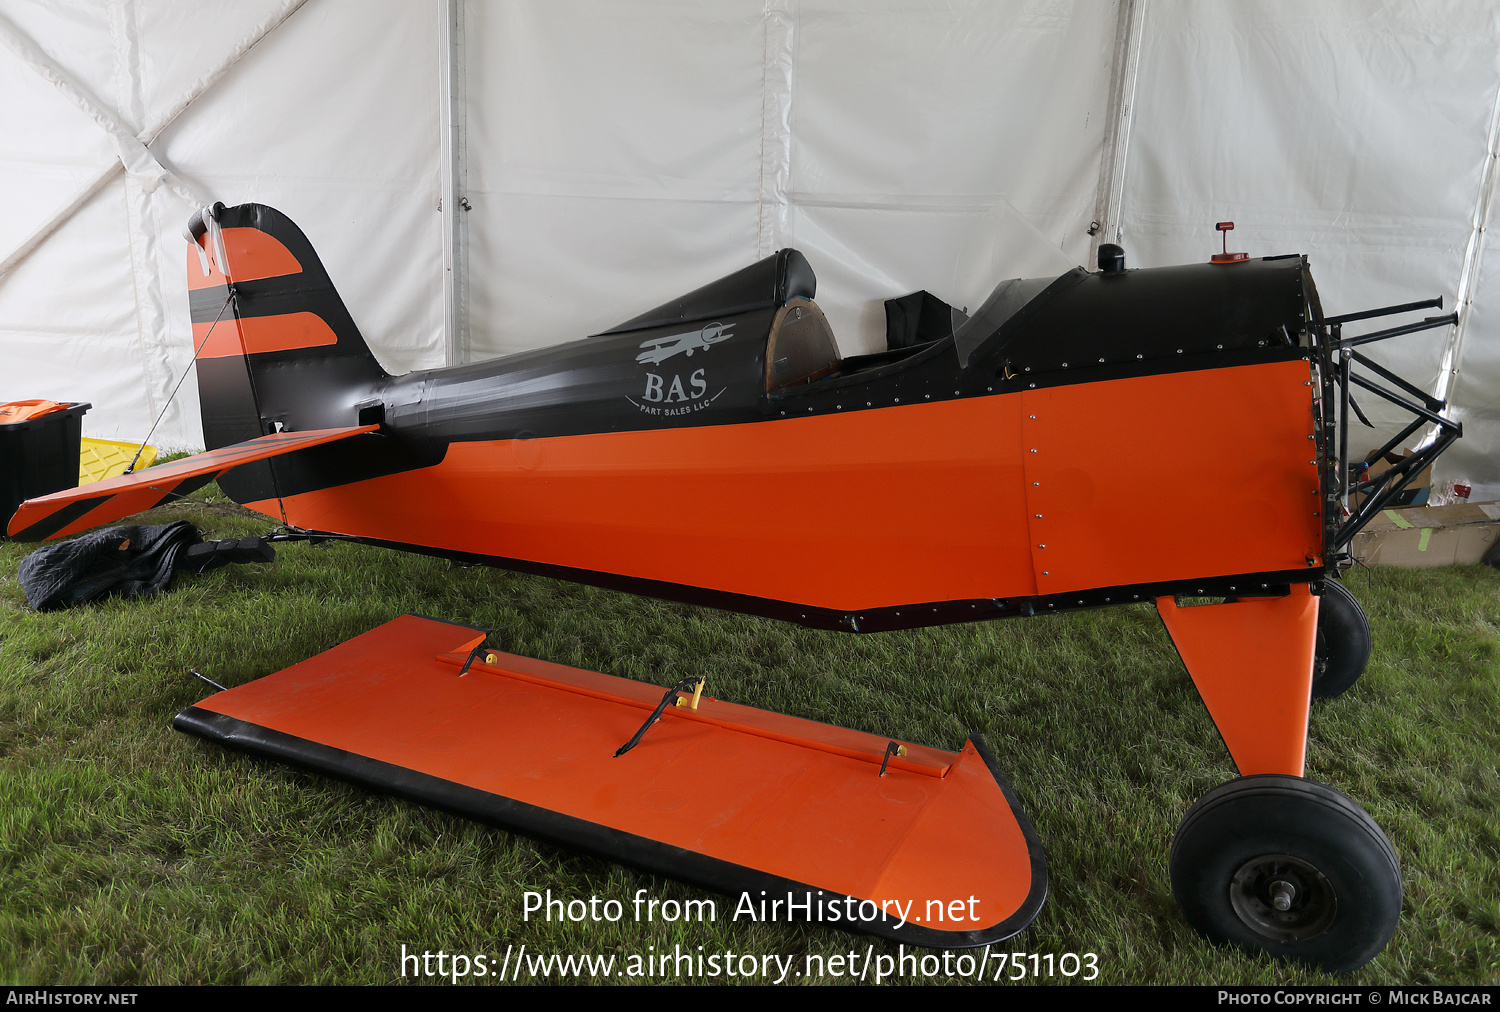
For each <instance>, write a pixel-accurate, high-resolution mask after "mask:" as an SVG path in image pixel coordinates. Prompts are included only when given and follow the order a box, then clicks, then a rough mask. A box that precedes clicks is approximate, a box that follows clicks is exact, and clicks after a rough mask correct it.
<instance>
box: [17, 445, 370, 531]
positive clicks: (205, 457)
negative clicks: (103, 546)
mask: <svg viewBox="0 0 1500 1012" xmlns="http://www.w3.org/2000/svg"><path fill="white" fill-rule="evenodd" d="M378 428H380V426H378V425H353V426H349V427H347V428H338V429H313V430H310V431H307V432H275V433H272V434H270V435H268V436H257V437H256V438H255V439H247V440H246V441H245V442H243V443H235V444H233V445H232V446H224V447H220V448H219V449H217V450H210V451H209V452H208V453H200V454H198V455H196V456H193V457H184V458H182V459H181V460H174V461H171V462H169V463H166V464H157V465H156V466H155V467H151V468H147V469H146V470H144V471H137V472H135V473H134V474H126V475H121V476H120V477H118V478H109V479H107V480H105V481H100V482H95V483H94V484H92V485H85V486H83V487H81V488H70V489H67V490H65V491H62V492H54V493H52V494H51V495H44V496H40V497H38V498H36V499H30V500H27V501H26V502H24V503H22V504H21V506H20V508H19V509H17V510H16V513H15V516H13V517H11V518H10V525H9V530H8V533H9V535H10V536H11V537H12V538H13V539H15V540H16V541H49V540H51V539H53V538H61V537H65V536H67V535H69V534H76V533H78V532H79V531H83V530H88V529H89V528H90V527H97V526H99V525H100V524H106V523H109V522H110V521H112V520H119V519H120V518H121V517H128V516H130V515H131V514H133V513H140V512H142V511H143V510H148V509H151V508H152V507H153V506H157V505H159V504H160V503H162V502H163V501H165V500H166V499H169V498H171V497H173V496H183V495H186V494H188V493H189V492H193V491H195V490H197V489H199V488H202V487H203V486H204V485H207V484H208V483H209V482H211V481H213V480H214V479H216V478H218V477H219V475H221V474H223V473H224V472H225V471H227V470H229V469H230V468H232V467H238V466H239V465H241V464H248V463H250V462H251V461H256V460H265V459H267V458H268V457H278V456H281V455H282V454H285V453H292V452H294V451H296V450H304V449H306V448H308V447H309V446H319V445H321V444H323V443H332V442H335V441H336V440H340V439H347V438H348V437H350V436H358V435H362V434H363V433H366V432H373V431H375V430H376V429H378Z"/></svg>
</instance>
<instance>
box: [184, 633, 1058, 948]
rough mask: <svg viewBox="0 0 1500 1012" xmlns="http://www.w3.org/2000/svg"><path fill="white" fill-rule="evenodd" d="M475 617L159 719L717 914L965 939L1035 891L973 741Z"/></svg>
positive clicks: (973, 939)
mask: <svg viewBox="0 0 1500 1012" xmlns="http://www.w3.org/2000/svg"><path fill="white" fill-rule="evenodd" d="M484 635H485V634H484V632H483V631H482V630H478V629H471V628H468V627H466V626H459V625H452V624H449V623H446V622H438V621H434V620H432V619H424V618H419V617H417V616H414V615H406V616H403V617H401V618H398V619H395V620H393V621H390V622H387V623H386V624H385V625H382V626H380V627H378V628H376V629H373V630H371V631H370V632H368V633H365V634H364V635H363V636H358V637H356V638H354V639H352V640H349V641H348V642H346V643H343V644H340V645H339V646H337V647H334V648H333V649H331V650H328V651H326V652H324V653H322V654H319V655H317V656H315V657H313V658H311V659H309V660H306V661H303V662H302V663H301V664H297V665H294V666H292V667H290V668H287V669H286V670H284V671H280V672H277V673H276V674H273V675H268V676H266V677H265V678H261V679H259V680H257V681H254V682H250V683H248V684H245V685H241V686H239V687H237V688H233V689H229V690H227V691H224V692H221V693H218V694H217V695H214V696H210V697H209V698H208V699H205V700H203V701H202V702H201V703H199V704H198V705H197V706H192V707H189V708H187V709H186V710H183V711H182V712H181V713H180V714H178V715H177V719H176V721H175V726H176V727H177V729H178V730H181V731H186V732H188V733H190V734H195V735H198V736H200V737H204V738H207V739H209V740H211V741H217V742H219V743H221V744H224V745H227V746H231V747H234V748H238V749H243V750H245V751H249V752H252V753H256V754H259V755H263V756H268V757H271V758H273V759H277V760H280V761H283V762H290V763H294V764H296V765H299V766H303V767H307V768H311V769H314V770H317V771H319V772H323V773H326V774H329V775H332V776H336V777H339V778H342V779H346V780H352V781H354V782H356V783H363V784H366V785H368V786H371V787H374V788H377V789H380V790H385V791H390V792H392V793H396V794H400V795H403V796H405V797H409V798H412V799H414V800H418V801H422V802H425V803H428V804H433V805H439V806H441V807H444V808H448V809H451V810H457V811H461V812H464V813H466V814H469V815H472V816H474V817H476V818H480V819H483V820H485V821H488V822H492V823H496V824H498V825H502V826H506V827H508V828H512V829H517V830H521V831H523V832H526V833H530V834H533V835H536V836H540V837H543V838H546V839H550V840H553V841H556V842H558V843H562V844H565V845H568V846H572V847H578V848H581V849H584V850H587V851H591V852H593V853H596V854H600V855H603V856H605V857H607V858H611V859H614V860H617V861H621V862H623V863H626V864H630V865H634V866H636V867H639V868H644V869H646V870H648V871H653V872H658V873H661V874H664V875H669V876H671V877H674V878H678V879H682V880H685V881H688V882H692V883H695V884H697V885H700V886H704V887H707V888H709V889H713V890H716V891H719V892H724V893H728V894H730V895H731V896H735V897H736V898H735V900H733V901H731V902H729V903H726V904H723V905H722V906H721V907H720V917H719V919H720V920H730V919H733V920H736V921H741V922H745V923H750V922H755V921H762V920H771V919H774V920H786V919H796V920H805V921H813V922H818V923H821V924H824V925H827V926H830V927H837V928H841V929H848V930H854V931H859V932H865V933H869V934H875V935H881V936H884V937H888V938H892V939H897V940H900V941H904V942H906V943H908V944H917V945H924V946H939V947H946V948H963V947H971V946H977V945H985V944H988V943H991V942H998V941H1000V940H1002V939H1005V938H1008V937H1010V936H1011V935H1013V934H1015V933H1016V932H1018V931H1020V930H1021V929H1022V928H1024V927H1025V926H1026V925H1027V924H1028V923H1029V922H1030V921H1031V920H1032V918H1034V917H1035V916H1036V914H1037V912H1038V911H1039V910H1040V909H1041V906H1042V903H1043V901H1044V899H1045V897H1046V892H1047V872H1046V863H1045V858H1044V857H1043V855H1042V851H1041V847H1040V846H1039V844H1038V842H1037V838H1036V834H1035V831H1034V830H1033V829H1032V827H1031V825H1030V823H1028V822H1027V820H1026V818H1025V816H1024V815H1022V814H1021V812H1020V809H1019V807H1018V805H1017V803H1016V800H1015V797H1014V795H1012V794H1011V792H1010V789H1009V787H1008V786H1007V785H1006V784H1005V781H1004V780H1003V779H1002V778H1001V777H1000V775H999V774H998V773H997V772H996V770H995V768H994V763H993V760H992V759H991V757H990V756H989V754H988V750H987V749H986V748H985V747H984V746H983V744H982V743H979V742H975V741H971V742H969V743H967V744H965V745H964V747H963V749H962V750H960V751H958V752H946V751H942V750H939V749H933V748H927V747H924V746H920V745H914V744H905V745H899V744H898V743H897V742H893V741H889V740H888V739H886V738H883V737H879V736H877V735H872V734H865V733H863V732H860V731H853V730H849V729H847V728H840V727H833V726H830V725H827V724H819V723H816V722H814V721H809V720H802V719H799V718H796V717H789V716H786V715H784V714H779V713H772V712H770V711H766V710H757V709H753V708H751V707H748V706H739V705H736V704H734V703H728V702H725V701H723V700H719V699H714V698H713V697H712V696H709V695H707V694H704V695H702V696H701V698H697V699H695V698H694V694H693V693H692V692H686V691H683V692H680V693H679V694H676V695H675V696H673V695H670V694H669V696H668V698H666V699H665V700H664V699H663V694H662V689H661V687H660V686H654V685H647V684H645V683H642V682H636V681H630V680H627V679H623V678H616V677H613V676H610V675H604V674H599V673H597V672H592V671H583V670H580V669H578V668H569V667H564V666H562V665H559V664H551V663H548V662H545V661H538V660H533V659H530V658H526V657H518V656H515V655H513V654H504V653H499V652H496V651H491V650H486V649H484V648H483V647H482V646H481V644H482V643H483V641H484ZM709 688H710V689H711V688H712V686H710V687H709ZM679 689H681V686H679ZM674 704H675V705H674ZM695 704H696V707H695ZM657 715H659V717H660V719H658V720H654V721H653V720H652V718H653V717H655V716H657ZM643 722H645V723H644V725H643ZM632 735H636V736H637V743H636V744H635V746H634V747H633V748H631V749H630V750H629V751H624V750H622V749H621V748H620V746H621V745H623V744H624V743H625V742H627V741H629V740H631V739H632ZM617 752H623V754H621V755H619V756H618V758H617V757H616V753H617ZM789 915H790V917H789Z"/></svg>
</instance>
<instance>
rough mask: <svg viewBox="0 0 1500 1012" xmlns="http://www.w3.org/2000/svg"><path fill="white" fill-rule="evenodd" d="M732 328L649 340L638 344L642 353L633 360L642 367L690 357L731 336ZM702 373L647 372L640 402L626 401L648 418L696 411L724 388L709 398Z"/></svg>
mask: <svg viewBox="0 0 1500 1012" xmlns="http://www.w3.org/2000/svg"><path fill="white" fill-rule="evenodd" d="M733 329H734V324H732V323H731V324H729V325H728V326H725V325H724V324H722V323H709V324H705V325H704V326H703V327H700V328H699V329H698V330H691V331H688V332H687V333H685V334H670V335H667V336H664V337H653V338H651V339H649V340H646V341H642V342H641V349H642V351H641V353H640V354H639V355H637V356H636V357H635V360H636V361H637V362H639V363H641V364H642V365H660V364H661V363H663V362H665V361H666V360H667V359H669V358H672V357H673V356H675V355H686V356H687V357H688V358H692V357H693V352H695V351H706V350H707V349H708V348H709V347H710V346H711V345H715V344H719V343H720V342H722V341H727V340H729V339H730V338H731V337H733V336H734V334H733V333H731V331H733ZM705 373H706V370H704V369H694V370H693V371H692V372H691V373H690V374H689V375H687V376H686V377H684V376H682V375H680V374H677V373H673V374H672V375H669V376H668V375H662V374H660V373H654V372H648V373H646V386H645V389H643V390H642V391H641V395H640V400H636V399H635V398H634V397H629V398H628V400H629V401H630V403H631V404H634V405H635V406H636V407H637V408H639V409H640V410H641V411H642V412H644V413H645V414H648V415H661V416H673V415H685V414H688V413H690V412H693V411H698V410H700V409H702V408H706V407H708V406H709V405H710V404H712V403H713V402H714V401H716V400H718V398H719V394H722V393H723V392H724V390H725V389H726V388H725V387H720V388H719V389H718V391H717V392H716V393H714V394H712V395H709V392H708V377H707V375H706V374H705Z"/></svg>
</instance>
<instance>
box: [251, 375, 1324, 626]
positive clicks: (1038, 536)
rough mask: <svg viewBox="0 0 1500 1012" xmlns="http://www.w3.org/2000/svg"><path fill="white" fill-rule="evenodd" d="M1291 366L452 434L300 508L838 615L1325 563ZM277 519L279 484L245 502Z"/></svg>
mask: <svg viewBox="0 0 1500 1012" xmlns="http://www.w3.org/2000/svg"><path fill="white" fill-rule="evenodd" d="M1308 375H1309V370H1308V365H1307V363H1306V362H1303V361H1300V360H1298V361H1292V362H1277V363H1269V364H1265V365H1256V366H1241V367H1234V368H1226V369H1213V370H1200V371H1191V372H1178V373H1168V374H1163V375H1154V376H1144V377H1137V378H1130V379H1118V380H1108V381H1101V382H1095V383H1081V384H1076V385H1072V386H1057V387H1049V388H1044V389H1040V390H1028V391H1025V392H1023V393H1011V394H1002V395H994V396H987V397H974V398H966V399H960V400H952V401H943V402H935V403H925V404H912V405H901V406H895V407H888V408H881V409H872V410H865V411H857V412H847V413H842V414H832V415H820V416H813V417H807V418H788V419H778V420H774V421H770V420H768V421H764V422H754V423H747V424H736V425H722V426H701V427H689V428H680V429H657V430H648V431H632V432H605V433H593V434H584V435H570V436H558V437H549V438H537V439H524V440H514V439H508V440H491V441H473V442H455V443H453V444H452V445H451V446H450V447H449V449H448V452H447V455H446V457H445V458H444V459H443V461H442V463H440V464H438V465H437V466H434V467H428V468H422V469H419V470H415V471H408V472H404V473H400V474H395V475H388V476H385V477H379V478H373V479H369V480H366V481H360V482H356V483H353V484H349V485H344V486H339V487H336V488H330V489H325V490H321V491H316V492H309V493H304V494H300V495H295V496H289V497H287V498H286V500H285V509H286V516H287V518H288V520H289V521H290V522H291V523H293V524H296V525H298V526H300V527H304V528H307V529H313V530H323V531H334V532H339V533H345V534H352V535H357V536H360V537H366V538H372V539H378V540H384V541H393V542H402V543H406V544H412V545H420V546H423V547H428V548H433V549H438V550H443V551H453V552H464V553H474V554H478V555H486V556H492V557H497V558H501V559H516V560H524V561H527V562H532V563H539V564H543V565H551V566H562V567H569V568H573V569H578V570H585V571H592V572H600V573H609V574H615V575H620V576H626V577H632V578H638V579H644V580H658V581H664V582H667V583H672V584H679V585H683V586H688V587H700V588H705V589H710V590H716V591H724V592H728V593H734V594H745V595H750V596H754V597H761V598H769V599H772V600H779V601H788V602H793V603H798V604H806V605H810V606H815V607H822V608H830V609H838V610H846V611H853V610H859V609H869V608H880V607H891V606H899V605H903V604H913V603H921V602H937V601H953V600H966V599H975V598H1016V597H1031V596H1036V595H1039V594H1040V595H1047V594H1055V593H1066V592H1069V591H1074V590H1083V589H1090V588H1104V587H1116V586H1127V585H1135V584H1143V583H1157V582H1165V581H1174V580H1193V579H1200V578H1206V577H1211V576H1220V575H1233V574H1240V573H1262V572H1280V571H1286V570H1295V569H1304V568H1309V567H1311V566H1313V565H1317V564H1320V560H1319V559H1318V554H1319V551H1320V548H1319V545H1320V536H1321V535H1320V531H1321V527H1320V522H1319V520H1318V517H1317V509H1318V473H1317V467H1316V464H1315V463H1314V461H1315V459H1316V452H1315V449H1314V444H1313V442H1311V441H1310V440H1309V436H1310V434H1311V433H1312V431H1313V412H1312V388H1311V387H1310V386H1308V382H1307V381H1308ZM250 505H252V506H255V507H257V508H259V509H262V510H264V511H266V512H268V513H271V514H273V515H275V514H278V513H279V508H278V506H277V503H276V501H275V500H268V501H261V502H259V503H251V504H250Z"/></svg>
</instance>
